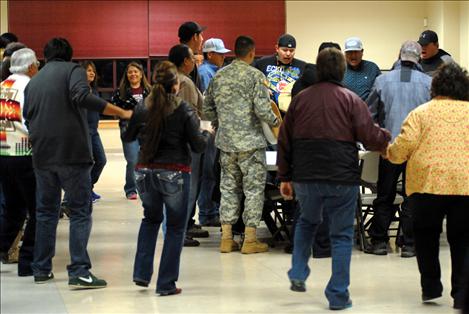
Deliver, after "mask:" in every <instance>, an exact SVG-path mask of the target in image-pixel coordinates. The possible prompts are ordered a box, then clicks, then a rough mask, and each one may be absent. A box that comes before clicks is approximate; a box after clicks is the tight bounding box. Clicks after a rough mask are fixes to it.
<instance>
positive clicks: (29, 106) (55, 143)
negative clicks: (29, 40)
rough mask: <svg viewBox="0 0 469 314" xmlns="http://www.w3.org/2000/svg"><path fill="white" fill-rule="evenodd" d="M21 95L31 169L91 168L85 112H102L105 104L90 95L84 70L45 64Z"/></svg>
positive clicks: (57, 63) (58, 63) (66, 64)
mask: <svg viewBox="0 0 469 314" xmlns="http://www.w3.org/2000/svg"><path fill="white" fill-rule="evenodd" d="M24 95H25V101H24V108H23V116H24V117H25V120H26V123H27V125H28V128H29V137H30V141H31V143H32V148H33V164H34V167H35V168H43V167H47V166H51V165H70V164H92V163H93V157H92V154H91V142H90V136H89V130H88V121H87V112H86V109H88V110H93V111H97V112H102V111H103V110H104V108H105V107H106V104H107V102H106V101H105V100H104V99H101V98H99V97H96V96H95V95H93V94H92V93H90V87H89V85H88V82H87V80H86V72H85V70H84V69H83V68H82V67H80V66H79V65H78V64H76V63H72V62H65V61H61V60H54V61H49V62H47V63H46V65H45V66H44V67H43V68H42V69H41V71H39V73H38V74H37V75H35V76H34V77H33V78H32V79H31V81H30V82H29V84H28V86H26V89H25V92H24Z"/></svg>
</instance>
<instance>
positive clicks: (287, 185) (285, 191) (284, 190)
mask: <svg viewBox="0 0 469 314" xmlns="http://www.w3.org/2000/svg"><path fill="white" fill-rule="evenodd" d="M280 194H281V195H282V197H283V199H284V200H286V201H290V200H292V199H293V185H292V183H291V181H289V182H281V183H280Z"/></svg>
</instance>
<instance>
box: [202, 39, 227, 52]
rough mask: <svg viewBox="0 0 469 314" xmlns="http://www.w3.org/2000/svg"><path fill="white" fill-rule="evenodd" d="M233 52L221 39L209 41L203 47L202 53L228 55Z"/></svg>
mask: <svg viewBox="0 0 469 314" xmlns="http://www.w3.org/2000/svg"><path fill="white" fill-rule="evenodd" d="M230 51H231V50H229V49H226V48H225V44H224V43H223V40H221V39H219V38H210V39H207V40H206V41H205V43H204V46H203V47H202V52H216V53H227V52H230Z"/></svg>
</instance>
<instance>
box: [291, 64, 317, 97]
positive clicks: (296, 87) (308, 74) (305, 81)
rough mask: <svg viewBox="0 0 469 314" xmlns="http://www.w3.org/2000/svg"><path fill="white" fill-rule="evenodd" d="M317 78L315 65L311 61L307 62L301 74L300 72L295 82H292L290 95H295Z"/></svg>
mask: <svg viewBox="0 0 469 314" xmlns="http://www.w3.org/2000/svg"><path fill="white" fill-rule="evenodd" d="M317 80H318V75H317V73H316V65H315V64H312V63H307V64H306V66H305V69H304V71H303V74H301V76H300V78H299V79H298V80H297V81H296V82H295V84H293V88H292V90H291V96H292V97H295V96H296V95H297V94H298V93H299V92H301V91H302V90H303V89H305V88H306V87H308V86H311V85H313V84H314V83H316V82H317Z"/></svg>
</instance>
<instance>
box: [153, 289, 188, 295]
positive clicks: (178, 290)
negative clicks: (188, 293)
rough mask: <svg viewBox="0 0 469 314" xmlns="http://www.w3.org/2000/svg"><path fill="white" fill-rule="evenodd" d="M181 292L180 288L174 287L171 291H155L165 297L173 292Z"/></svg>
mask: <svg viewBox="0 0 469 314" xmlns="http://www.w3.org/2000/svg"><path fill="white" fill-rule="evenodd" d="M181 292H182V289H181V288H176V289H174V290H173V291H163V292H158V291H157V292H156V293H158V294H159V295H160V296H162V297H167V296H169V295H175V294H180V293H181Z"/></svg>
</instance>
